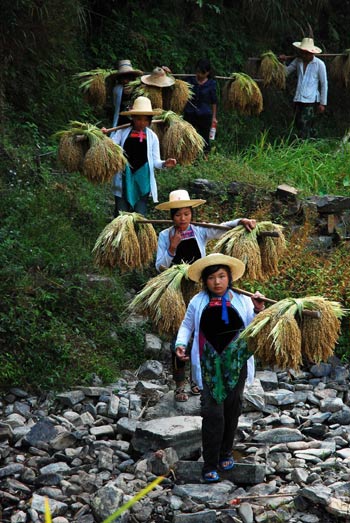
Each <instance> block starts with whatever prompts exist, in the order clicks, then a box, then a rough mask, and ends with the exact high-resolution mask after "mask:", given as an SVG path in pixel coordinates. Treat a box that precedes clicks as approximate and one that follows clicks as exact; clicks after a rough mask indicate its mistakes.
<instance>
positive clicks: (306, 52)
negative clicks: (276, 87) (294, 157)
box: [280, 38, 328, 138]
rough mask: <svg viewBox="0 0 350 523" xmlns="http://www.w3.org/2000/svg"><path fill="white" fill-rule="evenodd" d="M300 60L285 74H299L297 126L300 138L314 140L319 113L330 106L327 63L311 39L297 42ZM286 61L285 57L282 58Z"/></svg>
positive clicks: (295, 61) (296, 101)
mask: <svg viewBox="0 0 350 523" xmlns="http://www.w3.org/2000/svg"><path fill="white" fill-rule="evenodd" d="M293 46H294V47H296V48H297V49H298V50H299V56H298V57H297V58H295V59H294V60H293V61H292V62H291V63H290V64H289V65H288V66H286V74H287V76H289V75H290V74H292V73H296V74H297V77H298V82H297V88H296V91H295V95H294V99H293V100H294V105H295V126H296V128H297V131H298V136H299V137H300V138H315V136H316V129H315V116H316V113H324V111H325V109H326V105H327V93H328V80H327V70H326V66H325V64H324V62H322V60H320V59H319V58H317V57H316V56H315V55H316V54H320V53H322V50H321V49H320V48H319V47H316V46H315V45H314V41H313V39H312V38H303V40H302V41H301V42H294V43H293ZM280 60H281V61H285V60H286V56H285V55H281V56H280Z"/></svg>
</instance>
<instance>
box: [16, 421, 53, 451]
mask: <svg viewBox="0 0 350 523" xmlns="http://www.w3.org/2000/svg"><path fill="white" fill-rule="evenodd" d="M57 434H58V430H57V429H56V428H55V427H54V425H53V423H52V422H51V421H50V420H48V419H43V420H40V421H38V423H36V424H35V425H34V426H33V427H32V428H31V429H30V431H29V432H28V434H26V435H25V437H24V441H25V443H27V444H28V445H31V446H32V447H37V446H38V444H39V443H40V442H42V441H44V442H45V441H50V440H51V439H53V438H55V437H56V436H57Z"/></svg>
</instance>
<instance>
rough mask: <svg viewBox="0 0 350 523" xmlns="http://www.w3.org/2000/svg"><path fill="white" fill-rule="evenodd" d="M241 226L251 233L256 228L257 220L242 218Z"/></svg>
mask: <svg viewBox="0 0 350 523" xmlns="http://www.w3.org/2000/svg"><path fill="white" fill-rule="evenodd" d="M239 225H243V226H244V227H245V228H246V229H247V231H248V232H251V231H252V230H253V229H255V227H256V220H250V219H249V218H242V219H241V220H240V221H239Z"/></svg>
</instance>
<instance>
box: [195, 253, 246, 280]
mask: <svg viewBox="0 0 350 523" xmlns="http://www.w3.org/2000/svg"><path fill="white" fill-rule="evenodd" d="M211 265H227V266H228V267H229V269H230V271H231V276H232V281H235V280H238V279H239V278H240V277H241V276H243V274H244V271H245V265H244V263H243V262H242V261H241V260H238V258H233V257H232V256H227V255H226V254H219V253H214V254H208V256H205V257H204V258H200V259H199V260H197V261H195V262H194V263H193V264H192V265H190V266H189V268H188V270H187V276H188V277H189V278H190V280H192V281H195V282H199V281H200V279H201V276H202V272H203V270H204V269H205V268H206V267H210V266H211Z"/></svg>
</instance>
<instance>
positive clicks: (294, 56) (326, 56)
mask: <svg viewBox="0 0 350 523" xmlns="http://www.w3.org/2000/svg"><path fill="white" fill-rule="evenodd" d="M320 56H321V57H322V56H323V57H325V58H332V57H334V56H348V53H320ZM297 57H298V55H286V57H285V58H286V60H292V59H293V58H297ZM248 60H251V61H259V60H261V57H260V56H250V57H249V58H248ZM174 76H175V75H174Z"/></svg>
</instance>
